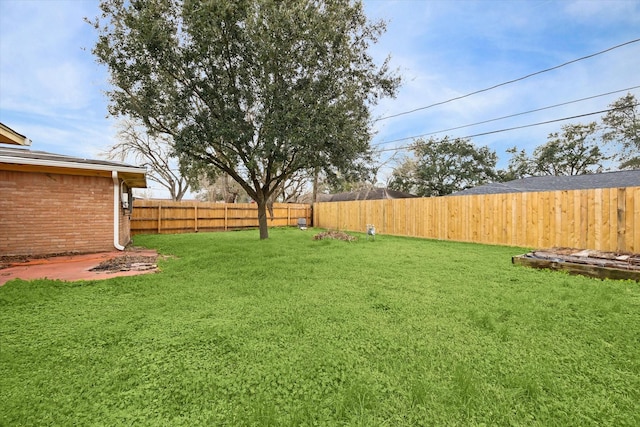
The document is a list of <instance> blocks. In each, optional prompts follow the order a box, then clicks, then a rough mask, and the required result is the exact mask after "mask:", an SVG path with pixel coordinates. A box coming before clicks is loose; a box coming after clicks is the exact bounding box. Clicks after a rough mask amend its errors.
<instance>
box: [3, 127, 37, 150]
mask: <svg viewBox="0 0 640 427" xmlns="http://www.w3.org/2000/svg"><path fill="white" fill-rule="evenodd" d="M0 143H2V144H12V145H31V140H30V139H29V138H27V137H26V136H24V135H21V134H19V133H18V132H16V131H15V130H13V129H11V128H10V127H9V126H7V125H5V124H4V123H0Z"/></svg>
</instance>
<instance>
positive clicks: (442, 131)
mask: <svg viewBox="0 0 640 427" xmlns="http://www.w3.org/2000/svg"><path fill="white" fill-rule="evenodd" d="M637 88H640V86H633V87H629V88H626V89H620V90H615V91H613V92H607V93H601V94H599V95H593V96H589V97H586V98H580V99H576V100H574V101H567V102H562V103H560V104H555V105H550V106H548V107H542V108H536V109H535V110H529V111H523V112H521V113H515V114H510V115H508V116H502V117H497V118H495V119H488V120H483V121H481V122H476V123H470V124H466V125H462V126H456V127H452V128H448V129H442V130H438V131H434V132H429V133H423V134H420V135H414V136H405V137H403V138H398V139H392V140H389V141H382V142H378V143H376V144H372V147H379V146H381V145H385V144H390V143H392V142H400V141H405V140H407V139H414V138H421V137H423V136H430V135H436V134H438V133H444V132H449V131H452V130H458V129H464V128H468V127H472V126H477V125H483V124H486V123H491V122H496V121H498V120H504V119H510V118H512V117H517V116H523V115H525V114H531V113H536V112H538V111H543V110H549V109H551V108H556V107H562V106H563V105H569V104H574V103H576V102H582V101H587V100H589V99H594V98H600V97H603V96H607V95H612V94H614V93H620V92H626V91H629V90H633V89H637Z"/></svg>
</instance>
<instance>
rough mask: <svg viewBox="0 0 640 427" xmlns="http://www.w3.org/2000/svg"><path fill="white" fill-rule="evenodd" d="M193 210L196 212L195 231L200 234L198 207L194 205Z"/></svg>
mask: <svg viewBox="0 0 640 427" xmlns="http://www.w3.org/2000/svg"><path fill="white" fill-rule="evenodd" d="M193 210H194V215H193V216H194V226H193V229H194V231H195V232H196V233H197V232H198V205H194V206H193Z"/></svg>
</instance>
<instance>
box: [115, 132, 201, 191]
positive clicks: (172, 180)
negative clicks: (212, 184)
mask: <svg viewBox="0 0 640 427" xmlns="http://www.w3.org/2000/svg"><path fill="white" fill-rule="evenodd" d="M118 127H119V129H118V133H117V136H118V142H117V143H116V144H115V145H113V146H112V147H111V148H110V149H109V151H108V152H107V153H106V155H107V157H108V158H110V159H116V160H120V161H125V160H127V159H133V161H135V163H136V164H138V165H140V166H143V167H145V168H147V178H149V180H150V181H153V182H156V183H158V184H160V185H161V186H162V187H164V188H166V189H167V190H168V191H169V194H170V196H171V199H172V200H174V201H179V200H182V198H183V197H184V195H185V194H186V193H187V191H188V190H189V184H190V182H191V180H192V179H193V178H191V177H187V176H185V175H183V172H185V174H186V170H185V168H184V167H183V168H181V167H180V162H179V161H178V159H177V158H176V157H175V156H174V155H173V148H172V145H173V142H172V141H171V137H170V136H168V135H166V134H164V135H156V136H152V135H150V134H149V133H147V132H146V129H144V127H142V126H140V124H136V123H135V122H134V121H132V120H122V121H121V122H120V123H119V124H118Z"/></svg>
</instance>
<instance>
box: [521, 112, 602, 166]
mask: <svg viewBox="0 0 640 427" xmlns="http://www.w3.org/2000/svg"><path fill="white" fill-rule="evenodd" d="M597 130H598V126H597V124H596V122H591V123H588V124H586V125H584V124H579V123H578V124H568V125H564V126H562V132H554V133H551V134H549V137H548V138H547V143H546V144H543V145H541V146H539V147H537V148H536V149H535V150H534V151H533V158H532V165H533V171H534V173H535V174H536V175H583V174H587V173H596V172H602V170H603V166H602V163H603V162H604V161H606V160H607V159H608V157H607V156H606V155H605V153H604V152H603V151H602V150H601V149H600V146H599V144H598V139H597V137H596V132H597Z"/></svg>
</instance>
